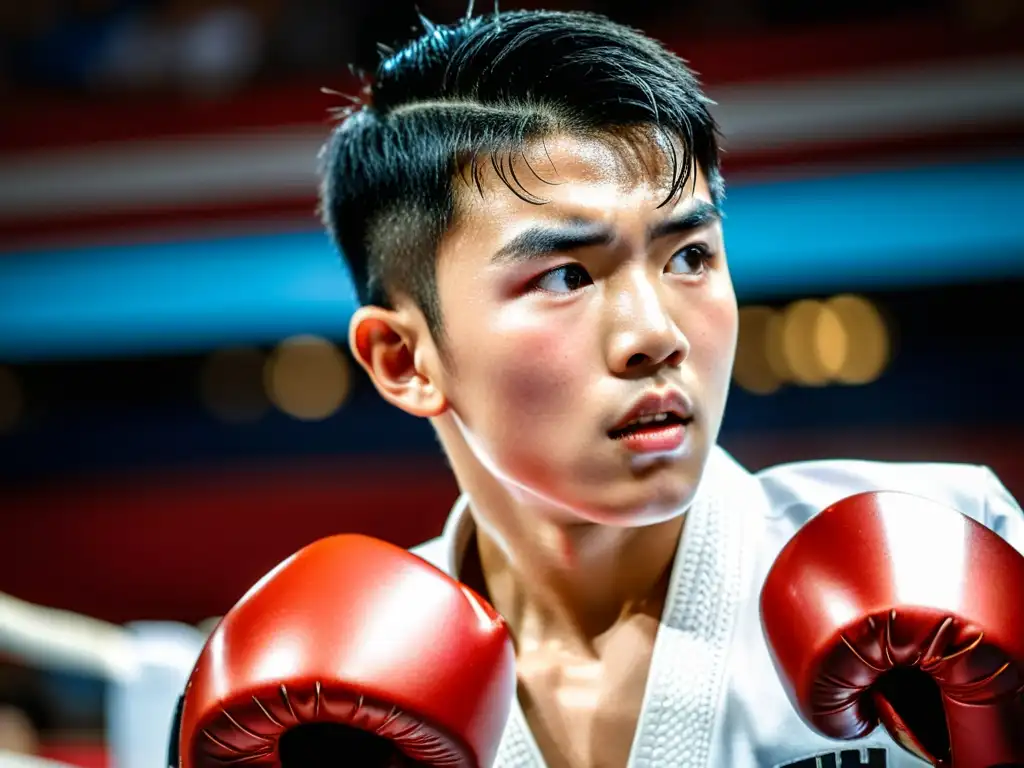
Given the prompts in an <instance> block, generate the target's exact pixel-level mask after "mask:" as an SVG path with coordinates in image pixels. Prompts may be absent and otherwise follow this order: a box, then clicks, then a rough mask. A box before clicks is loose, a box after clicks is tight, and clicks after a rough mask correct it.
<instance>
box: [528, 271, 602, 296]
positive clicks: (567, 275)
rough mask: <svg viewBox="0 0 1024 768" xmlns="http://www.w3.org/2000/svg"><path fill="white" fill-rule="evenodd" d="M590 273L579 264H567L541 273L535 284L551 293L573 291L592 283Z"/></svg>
mask: <svg viewBox="0 0 1024 768" xmlns="http://www.w3.org/2000/svg"><path fill="white" fill-rule="evenodd" d="M593 282H594V281H593V280H591V278H590V275H589V274H588V273H587V270H585V269H584V268H583V267H582V266H580V265H579V264H565V265H564V266H561V267H556V268H555V269H552V270H551V271H550V272H545V273H544V274H543V275H541V276H540V277H539V278H538V279H537V282H536V283H535V285H536V286H537V288H539V289H540V290H542V291H547V292H549V293H572V292H573V291H578V290H579V289H580V288H585V287H586V286H588V285H590V284H592V283H593Z"/></svg>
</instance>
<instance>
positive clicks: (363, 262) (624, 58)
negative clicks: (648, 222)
mask: <svg viewBox="0 0 1024 768" xmlns="http://www.w3.org/2000/svg"><path fill="white" fill-rule="evenodd" d="M423 21H424V29H425V34H423V35H422V36H421V37H419V38H418V39H417V40H415V41H413V42H412V43H410V44H408V45H407V46H406V47H404V48H402V49H401V50H398V51H397V52H394V53H390V54H388V55H386V57H385V58H383V59H382V61H381V63H380V65H379V67H378V69H377V72H376V75H375V77H373V78H372V81H371V83H370V84H368V85H367V88H366V91H365V96H364V99H361V100H360V101H359V103H358V104H357V106H355V107H352V108H351V109H350V110H347V111H346V112H347V114H346V116H345V119H343V120H342V122H340V124H339V125H338V126H337V127H336V128H335V129H334V131H333V132H332V134H331V137H330V139H329V140H328V142H327V144H326V145H325V147H324V150H323V152H322V156H321V162H322V166H321V174H322V183H321V191H320V207H321V215H322V217H323V220H324V224H325V226H326V227H327V230H328V232H329V234H330V235H331V237H332V239H333V241H334V243H335V245H336V246H337V248H338V249H339V251H340V252H341V254H342V255H343V258H344V259H345V261H346V262H347V264H348V267H349V271H350V274H351V277H352V279H353V281H354V283H355V287H356V290H357V292H358V294H359V298H360V301H361V302H362V303H364V304H376V305H380V306H386V307H387V306H391V301H390V300H391V299H393V298H394V296H395V295H396V294H399V293H404V294H405V295H407V296H408V297H409V298H410V299H412V300H413V301H415V302H416V304H417V305H418V306H419V307H420V309H421V310H422V311H423V313H424V315H425V317H426V319H427V322H428V324H429V326H430V330H431V332H432V333H433V334H434V335H435V338H438V339H439V338H440V336H442V335H443V333H442V331H443V322H442V317H441V308H440V306H439V304H438V300H437V290H436V282H435V274H436V271H435V268H436V255H437V247H438V245H439V243H440V240H441V237H442V236H443V234H444V232H445V230H446V229H447V228H448V226H449V225H450V224H451V221H452V218H453V216H454V215H455V211H456V203H457V195H456V188H455V184H456V181H457V179H459V178H461V179H462V180H464V181H469V179H474V180H476V183H477V185H478V186H479V176H478V171H479V168H480V162H486V163H489V164H490V165H491V166H492V167H493V168H494V170H495V171H496V172H497V174H498V176H499V177H500V178H501V179H502V180H503V181H504V182H505V184H506V185H507V186H508V187H509V189H511V190H512V191H513V192H515V193H516V194H517V195H519V196H520V197H522V198H523V199H528V200H530V201H531V202H538V203H540V202H543V201H541V200H539V199H536V198H534V197H533V196H532V195H530V194H529V193H527V192H526V190H525V188H524V187H523V186H522V184H520V183H519V180H518V179H516V177H515V172H514V171H513V169H512V162H511V160H512V158H513V156H514V155H515V154H517V153H519V152H521V151H522V147H523V146H524V144H526V143H527V142H530V141H533V140H536V139H540V138H543V137H546V136H550V135H552V134H555V133H566V134H570V135H578V136H580V137H589V136H615V135H620V134H622V132H623V131H629V130H630V129H648V130H653V131H657V132H659V133H660V134H661V135H662V136H664V137H665V138H667V139H669V141H668V142H667V143H666V145H667V147H668V150H667V151H668V153H669V154H670V156H671V171H672V186H671V190H670V193H669V196H668V199H671V198H672V197H673V196H674V195H675V194H677V193H678V192H679V190H680V189H681V188H682V186H683V185H684V184H685V183H686V181H687V180H688V179H689V178H690V176H691V170H692V167H693V165H694V164H696V165H698V166H699V167H700V168H701V170H702V171H703V172H704V174H705V177H706V178H707V180H708V183H709V185H710V188H711V194H712V197H713V199H714V202H716V203H718V202H719V201H720V200H721V198H722V196H723V194H724V186H723V181H722V177H721V173H720V169H719V157H718V155H719V150H718V131H717V127H716V125H715V122H714V119H713V118H712V116H711V113H710V111H709V106H710V104H711V102H710V100H709V99H708V98H707V97H706V96H705V95H704V93H703V92H702V90H701V86H700V83H699V82H698V80H697V77H696V75H695V74H694V73H693V72H692V71H691V70H690V69H689V68H688V67H687V65H686V63H685V62H684V61H683V60H682V59H680V58H679V57H678V56H676V55H674V54H673V53H670V52H669V51H668V50H666V49H665V48H664V47H663V46H662V45H661V44H659V43H657V42H655V41H654V40H652V39H651V38H650V37H648V36H646V35H644V34H643V33H641V32H638V31H636V30H633V29H630V28H628V27H625V26H622V25H620V24H617V23H615V22H613V21H611V20H610V19H608V18H605V17H604V16H600V15H597V14H593V13H584V12H560V11H510V12H506V13H500V14H493V15H487V16H479V17H475V18H466V19H463V20H462V21H461V22H459V23H458V24H454V25H451V26H440V25H438V26H435V25H433V24H431V23H430V22H429V21H426V20H423ZM467 168H468V169H469V170H470V171H471V173H470V174H468V178H467V174H465V173H464V172H465V170H466V169H467ZM666 202H667V200H666Z"/></svg>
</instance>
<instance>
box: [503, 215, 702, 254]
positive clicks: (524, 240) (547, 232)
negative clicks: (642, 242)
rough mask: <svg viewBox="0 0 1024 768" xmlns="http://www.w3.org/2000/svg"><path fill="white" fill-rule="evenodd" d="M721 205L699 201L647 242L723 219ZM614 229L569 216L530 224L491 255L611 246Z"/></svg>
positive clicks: (661, 225) (664, 224) (650, 235)
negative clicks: (544, 223)
mask: <svg viewBox="0 0 1024 768" xmlns="http://www.w3.org/2000/svg"><path fill="white" fill-rule="evenodd" d="M721 219H722V214H721V212H720V211H719V210H718V207H717V206H715V205H713V204H711V203H708V202H705V201H703V200H700V201H698V202H697V203H696V204H695V205H693V206H691V207H690V208H688V209H686V210H684V211H681V212H679V213H677V214H675V215H673V216H670V217H669V218H667V219H664V220H663V221H659V222H658V223H657V224H654V225H652V226H651V227H650V228H649V229H648V231H647V239H648V241H651V240H657V239H658V238H661V237H666V236H668V235H678V234H685V233H687V232H691V231H693V230H695V229H700V228H701V227H704V226H707V225H708V224H712V223H715V222H718V221H721ZM615 237H616V234H615V231H614V230H612V229H610V228H608V227H607V226H605V225H604V224H598V223H595V222H588V221H586V220H585V219H570V220H568V221H565V222H562V223H560V224H553V225H537V226H533V227H530V228H529V229H526V230H524V231H522V232H520V233H519V234H518V235H516V236H515V237H513V238H512V239H511V240H509V241H508V242H507V243H505V245H503V246H502V247H501V248H500V249H498V251H497V252H496V253H495V254H494V255H493V256H492V257H491V262H492V263H495V264H501V263H515V262H521V261H532V260H534V259H542V258H546V257H548V256H552V255H554V254H558V253H569V252H571V251H575V250H578V249H580V248H588V247H591V246H595V245H610V244H611V243H613V242H614V241H615Z"/></svg>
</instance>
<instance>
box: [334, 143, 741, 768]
mask: <svg viewBox="0 0 1024 768" xmlns="http://www.w3.org/2000/svg"><path fill="white" fill-rule="evenodd" d="M513 170H514V171H515V177H516V178H517V179H518V180H519V181H520V182H521V183H522V186H523V187H524V188H525V193H526V194H527V196H528V197H532V198H534V199H535V200H534V202H528V201H526V200H523V199H521V198H520V197H518V196H517V195H516V194H514V193H513V192H512V191H511V190H509V189H508V187H507V186H506V185H505V184H504V183H503V182H502V181H501V180H500V179H499V178H498V177H497V175H496V174H495V173H494V172H493V170H492V169H491V167H490V163H489V162H484V163H482V173H481V182H482V194H481V192H480V191H478V190H477V188H476V186H475V185H473V184H463V183H462V182H461V181H457V182H456V186H457V207H456V216H455V220H454V223H453V226H452V227H451V229H450V230H449V231H448V232H447V234H446V236H445V237H444V238H443V240H442V243H441V246H440V249H439V253H438V261H437V285H438V295H439V300H440V306H441V309H442V314H443V320H444V329H445V333H444V337H443V338H442V339H439V340H435V339H433V338H432V337H431V335H430V333H429V331H428V329H427V324H426V321H425V319H424V317H423V315H422V313H421V312H420V311H419V310H418V309H417V308H416V307H415V305H414V304H413V303H412V302H411V301H409V300H407V299H405V298H403V297H397V299H396V302H395V308H394V309H393V310H385V309H382V308H379V307H364V308H362V309H360V310H359V311H358V312H357V313H356V315H355V317H354V318H353V321H352V326H351V334H350V342H351V345H352V348H353V351H354V353H355V355H356V358H357V359H358V360H359V361H360V362H361V363H362V365H363V366H364V368H365V369H366V370H367V372H368V373H369V375H370V377H371V378H372V380H373V381H374V384H375V385H376V386H377V388H378V391H380V393H381V394H382V396H383V397H385V398H386V399H387V400H389V401H390V402H392V403H394V404H395V405H397V406H398V407H400V408H402V409H403V410H405V411H407V412H409V413H412V414H414V415H417V416H421V417H426V418H430V419H431V421H432V423H433V425H434V427H435V429H436V431H437V433H438V435H439V437H440V439H441V441H442V444H443V446H444V448H445V451H446V453H447V455H448V457H449V460H450V463H451V466H452V468H453V471H454V472H455V475H456V478H457V480H458V482H459V485H460V487H461V488H462V490H463V491H464V492H466V493H467V494H468V495H469V497H470V499H471V510H472V515H473V518H474V521H475V522H476V524H477V541H476V547H471V548H470V554H469V555H468V556H467V561H466V563H464V566H463V570H462V573H461V574H460V576H461V578H462V580H463V581H465V582H467V583H469V584H470V586H473V587H474V588H476V589H478V590H479V591H480V592H481V593H483V594H484V595H485V596H487V598H488V599H489V600H490V601H491V603H492V604H493V605H494V606H495V608H496V609H497V610H498V611H499V612H500V613H501V614H502V615H503V616H505V618H506V619H507V620H508V623H509V625H510V627H511V629H512V632H513V636H514V638H515V641H516V646H517V665H518V672H519V687H520V701H521V703H522V705H523V708H524V710H525V713H526V716H527V720H528V722H529V724H530V727H531V729H532V731H533V733H534V735H535V737H536V739H537V741H538V743H539V745H540V747H541V750H542V752H543V753H544V756H545V759H546V760H547V763H548V765H549V766H550V767H551V768H563V767H566V768H567V767H570V766H571V767H572V768H589V767H595V768H596V767H597V766H601V767H602V768H613V767H614V768H621V766H623V765H624V764H625V763H626V760H627V757H628V755H629V751H630V747H631V744H632V740H633V733H634V730H635V727H636V722H637V717H638V714H639V710H640V706H641V702H642V698H643V693H644V686H645V683H646V679H647V670H648V666H649V662H650V657H651V651H652V648H653V643H654V637H655V633H656V631H657V627H658V623H659V619H660V615H661V611H662V607H663V604H664V599H665V592H666V589H667V585H668V576H669V572H670V569H671V567H672V561H673V558H674V555H675V551H676V546H677V544H678V540H679V536H680V535H681V532H682V529H683V523H684V520H685V514H684V513H685V510H686V508H687V506H688V505H689V503H690V502H691V501H692V499H693V496H694V493H695V491H696V488H697V485H698V482H699V480H700V477H701V473H702V471H703V468H704V465H705V462H706V460H707V457H708V454H709V451H710V449H711V447H712V446H713V445H714V443H715V441H716V439H717V436H718V431H719V427H720V424H721V420H722V414H723V411H724V408H725V402H726V394H727V390H728V384H729V378H730V374H731V370H732V362H733V357H734V352H735V345H736V334H737V309H736V299H735V295H734V292H733V287H732V283H731V280H730V277H729V272H728V268H727V265H726V258H725V249H724V244H723V238H722V228H721V224H720V222H719V221H718V220H717V217H716V216H713V215H712V216H710V217H706V220H705V221H703V222H702V223H701V224H700V225H699V226H697V227H696V228H693V229H690V230H687V231H673V232H670V233H662V234H661V235H660V236H658V237H654V238H653V239H652V238H651V237H650V235H651V230H652V228H654V227H655V226H656V225H658V224H659V223H661V222H664V221H666V220H668V219H670V218H673V217H674V218H679V217H680V214H685V213H687V212H690V211H694V210H697V209H699V208H702V207H703V209H705V210H706V209H708V207H709V205H708V204H710V203H711V196H710V193H709V190H708V185H707V181H706V179H705V178H704V176H703V174H702V173H701V172H700V171H699V170H697V171H695V172H694V173H693V174H692V175H691V176H690V179H689V181H688V182H687V184H686V185H685V186H684V188H683V189H682V191H681V192H680V193H679V194H677V195H676V196H675V197H674V198H673V199H672V200H670V201H669V202H668V203H667V204H665V205H661V204H662V203H663V202H664V201H665V199H666V196H667V192H668V189H669V181H670V179H669V175H668V165H667V159H666V154H665V153H664V151H663V149H662V148H661V147H659V146H658V144H657V143H656V142H654V141H640V142H639V143H634V144H633V145H632V148H631V149H628V150H624V149H623V145H621V144H619V143H616V142H611V141H607V140H605V141H602V140H599V139H580V138H576V137H571V136H553V137H548V138H546V139H545V140H544V141H543V142H536V143H534V144H532V145H530V146H528V147H526V150H525V152H524V153H523V154H522V155H521V156H519V155H517V156H516V158H515V161H514V165H513ZM522 193H523V192H522V191H521V194H522ZM537 200H540V201H543V204H539V205H538V204H536V201H537ZM702 204H703V206H702ZM659 206H660V207H659ZM538 227H540V228H546V229H551V228H555V229H556V230H558V232H561V233H564V232H566V231H567V232H569V233H570V234H574V236H575V239H576V240H579V237H578V235H579V234H580V233H585V234H587V235H588V237H589V242H590V244H588V245H584V246H583V247H573V248H570V247H568V245H567V244H568V243H570V241H572V240H573V237H562V236H561V235H559V236H558V237H555V238H554V239H552V238H551V237H549V236H546V235H545V236H531V237H530V238H528V239H526V240H525V241H524V240H523V239H522V238H520V239H519V242H520V244H522V242H527V243H532V244H533V245H534V246H535V247H534V248H533V250H538V248H537V247H536V246H537V244H538V243H542V244H546V246H550V245H551V244H552V243H554V244H555V245H556V246H557V248H556V252H547V253H531V254H529V255H528V256H527V255H523V254H522V253H520V254H519V255H518V256H517V255H515V254H512V253H509V252H508V249H507V246H508V245H509V244H510V243H511V242H513V240H516V239H517V236H520V235H522V234H523V233H524V232H528V231H531V230H536V229H537V228H538ZM556 234H558V233H556ZM520 250H523V249H520ZM539 250H542V251H543V250H544V248H539ZM439 342H440V343H439ZM671 389H674V390H676V391H679V392H681V393H682V394H683V395H684V396H685V399H686V400H687V402H688V403H689V406H690V409H691V411H692V421H691V422H690V423H689V424H688V426H687V427H686V433H685V434H686V437H685V441H684V442H683V445H682V446H681V447H680V448H679V449H677V450H674V451H671V452H667V453H662V454H655V455H651V454H637V453H635V452H633V451H631V450H629V449H628V448H627V447H626V446H624V445H623V443H622V442H621V441H617V440H614V439H613V438H612V437H611V436H610V435H609V431H610V430H611V429H612V428H613V427H615V426H617V425H618V424H619V422H620V421H621V420H622V419H623V417H625V416H626V414H627V412H628V411H629V409H630V408H631V406H632V405H633V404H635V402H636V400H637V399H638V398H639V397H641V396H643V395H644V394H645V393H649V392H657V393H661V392H664V391H666V390H671Z"/></svg>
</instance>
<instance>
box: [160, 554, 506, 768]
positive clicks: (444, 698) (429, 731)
mask: <svg viewBox="0 0 1024 768" xmlns="http://www.w3.org/2000/svg"><path fill="white" fill-rule="evenodd" d="M515 690H516V674H515V652H514V650H513V647H512V642H511V639H510V638H509V635H508V630H507V628H506V626H505V623H504V621H503V620H502V619H501V617H500V616H498V614H497V613H495V611H494V609H493V608H491V607H490V606H489V605H487V604H486V603H485V602H484V601H483V600H481V599H480V598H479V597H478V596H477V595H476V594H475V593H474V592H472V591H471V590H470V589H469V588H468V587H465V586H463V585H461V584H459V583H458V582H456V581H454V580H453V579H451V578H449V577H448V576H446V575H445V574H444V573H442V572H441V571H439V570H438V569H436V568H434V566H432V565H430V564H428V563H427V562H425V561H423V560H422V559H420V558H419V557H417V556H416V555H413V554H411V553H409V552H406V551H405V550H403V549H399V548H398V547H394V546H392V545H390V544H387V543H385V542H383V541H378V540H376V539H370V538H367V537H365V536H334V537H331V538H327V539H323V540H321V541H318V542H316V543H315V544H312V545H310V546H308V547H306V548H305V549H303V550H301V551H300V552H298V553H297V554H295V555H293V556H292V557H291V558H289V559H288V560H286V561H284V562H283V563H281V564H280V565H279V566H278V567H277V568H275V569H274V570H273V571H271V572H270V573H269V574H268V575H267V576H265V577H264V578H263V579H262V580H261V581H260V582H259V583H258V584H257V585H256V586H254V587H253V588H252V589H251V590H250V591H249V592H248V593H247V594H246V595H245V597H243V598H242V600H241V601H240V602H239V603H238V604H237V605H236V606H235V607H234V608H232V609H231V610H230V611H229V612H228V614H227V615H226V616H225V617H224V618H223V620H222V621H221V622H220V624H219V625H218V627H217V628H216V630H214V632H213V634H212V635H211V636H210V639H209V640H208V642H207V644H206V646H205V648H204V649H203V652H202V654H201V655H200V658H199V661H198V662H197V664H196V667H195V669H194V670H193V672H192V676H191V679H190V680H189V683H188V687H187V688H186V691H185V697H184V704H183V709H182V716H181V731H180V737H179V739H180V740H179V754H180V767H181V768H214V766H216V768H223V766H225V765H229V764H230V765H235V764H244V765H246V766H263V767H265V768H282V767H283V768H296V767H298V768H307V767H308V768H313V766H321V765H323V766H328V765H331V766H333V765H359V766H368V767H372V766H381V767H383V766H398V765H410V764H412V765H424V766H445V767H446V768H449V767H454V766H461V767H464V768H486V767H487V766H489V765H490V764H491V763H492V762H493V760H494V756H495V754H496V752H497V749H498V743H499V741H500V739H501V734H502V731H503V730H504V726H505V721H506V719H507V718H508V714H509V710H510V707H511V704H512V701H513V698H514V696H515Z"/></svg>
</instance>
